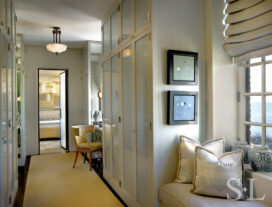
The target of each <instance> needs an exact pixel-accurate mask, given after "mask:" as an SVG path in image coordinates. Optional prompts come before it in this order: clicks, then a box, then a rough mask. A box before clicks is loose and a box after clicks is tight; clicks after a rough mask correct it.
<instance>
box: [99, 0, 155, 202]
mask: <svg viewBox="0 0 272 207" xmlns="http://www.w3.org/2000/svg"><path fill="white" fill-rule="evenodd" d="M149 3H150V1H149V0H142V1H139V2H138V0H137V1H136V0H123V1H120V2H119V3H117V4H116V7H115V8H114V9H113V10H112V12H111V15H110V16H109V17H108V18H107V19H106V20H105V21H104V24H103V27H102V31H103V47H102V48H103V49H104V51H103V57H102V79H103V81H102V88H103V153H104V156H103V157H104V170H103V174H104V177H105V179H106V180H107V181H108V182H109V183H110V185H111V186H112V187H113V188H114V190H115V191H116V192H117V193H118V194H119V195H120V196H121V198H122V199H123V200H124V201H125V202H126V203H127V204H128V205H129V206H144V207H146V206H151V205H152V202H153V199H152V198H153V193H152V185H153V177H152V176H153V172H152V171H153V168H152V157H153V156H152V154H153V150H152V137H153V136H152V127H151V126H152V107H151V104H152V103H151V101H152V87H151V86H152V75H151V74H152V67H151V56H152V54H151V23H150V21H149V19H150V6H149ZM139 10H141V12H140V11H139Z"/></svg>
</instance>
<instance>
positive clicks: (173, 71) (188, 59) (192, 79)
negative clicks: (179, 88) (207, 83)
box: [167, 50, 198, 85]
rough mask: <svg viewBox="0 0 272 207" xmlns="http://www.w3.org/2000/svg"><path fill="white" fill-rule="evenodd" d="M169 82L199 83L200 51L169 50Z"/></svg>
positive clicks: (175, 83)
mask: <svg viewBox="0 0 272 207" xmlns="http://www.w3.org/2000/svg"><path fill="white" fill-rule="evenodd" d="M167 73H168V84H171V85H197V84H198V53H195V52H185V51H177V50H168V51H167Z"/></svg>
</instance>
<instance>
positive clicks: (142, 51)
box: [135, 36, 150, 206]
mask: <svg viewBox="0 0 272 207" xmlns="http://www.w3.org/2000/svg"><path fill="white" fill-rule="evenodd" d="M148 42H149V41H148V36H145V37H143V38H142V39H140V40H138V41H137V42H136V86H135V88H136V123H137V138H136V140H137V147H136V148H137V155H136V156H137V157H136V159H137V162H136V166H137V200H138V202H139V203H140V204H141V205H142V206H148V204H149V203H148V202H149V200H148V198H149V179H150V178H149V168H150V167H149V153H148V152H149V149H150V148H149V147H150V146H149V110H148V107H149V80H150V79H149V75H148V74H149V72H148Z"/></svg>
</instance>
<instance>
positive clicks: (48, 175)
mask: <svg viewBox="0 0 272 207" xmlns="http://www.w3.org/2000/svg"><path fill="white" fill-rule="evenodd" d="M74 156H75V154H74V153H66V154H47V155H38V156H32V157H31V160H30V168H29V173H28V177H27V183H26V190H25V197H24V205H23V206H24V207H37V206H39V207H48V206H50V207H59V206H65V207H70V206H71V207H72V206H80V207H84V206H99V207H104V206H105V207H121V206H123V205H122V204H121V203H120V201H119V200H118V199H117V198H116V197H115V196H114V194H113V193H112V192H111V191H110V190H109V189H108V188H107V186H106V185H105V184H104V183H103V181H102V180H101V179H100V178H99V176H98V175H97V174H96V173H95V171H94V170H92V172H90V171H89V166H88V164H87V163H86V164H83V157H82V156H79V160H78V162H77V166H76V168H74V169H73V168H72V164H73V161H74Z"/></svg>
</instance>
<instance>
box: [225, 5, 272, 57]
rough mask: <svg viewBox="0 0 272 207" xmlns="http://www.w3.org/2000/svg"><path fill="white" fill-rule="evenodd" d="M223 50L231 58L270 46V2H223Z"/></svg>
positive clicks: (271, 7)
mask: <svg viewBox="0 0 272 207" xmlns="http://www.w3.org/2000/svg"><path fill="white" fill-rule="evenodd" d="M225 4H226V6H225V10H224V13H225V18H224V20H223V23H224V25H225V30H224V36H225V40H224V49H225V51H226V52H227V53H228V54H229V55H230V56H233V57H238V56H242V55H245V54H247V53H252V52H253V51H258V50H263V49H265V48H269V47H271V46H272V0H225Z"/></svg>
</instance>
